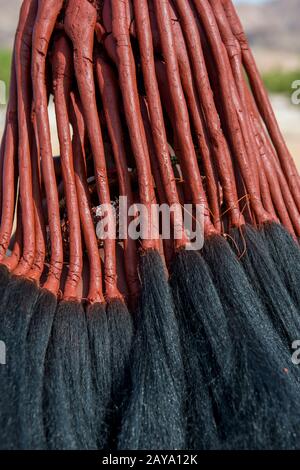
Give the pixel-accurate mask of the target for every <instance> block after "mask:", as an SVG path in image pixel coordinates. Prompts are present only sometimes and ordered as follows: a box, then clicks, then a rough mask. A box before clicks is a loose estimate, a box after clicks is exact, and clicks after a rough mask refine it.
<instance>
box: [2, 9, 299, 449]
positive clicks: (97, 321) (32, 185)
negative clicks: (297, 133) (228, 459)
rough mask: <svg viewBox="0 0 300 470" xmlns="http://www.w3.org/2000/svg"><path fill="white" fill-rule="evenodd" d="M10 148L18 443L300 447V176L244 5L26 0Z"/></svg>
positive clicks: (8, 280) (11, 445)
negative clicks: (299, 346) (296, 357)
mask: <svg viewBox="0 0 300 470" xmlns="http://www.w3.org/2000/svg"><path fill="white" fill-rule="evenodd" d="M51 96H53V97H54V103H55V117H56V124H57V136H58V140H59V147H60V155H59V156H58V157H54V155H53V151H52V145H51V141H52V139H51V138H52V136H51V132H50V123H49V115H48V105H49V101H50V98H51ZM0 156H1V185H0V213H1V227H0V262H1V265H0V295H1V298H0V317H1V318H0V340H1V341H4V343H5V345H6V365H5V366H0V375H1V378H0V382H1V393H0V427H1V435H0V448H1V449H53V450H54V449H85V450H87V449H114V450H124V449H130V450H135V449H143V450H145V449H158V450H165V449H192V450H201V449H202V450H205V449H259V450H261V449H296V448H299V446H300V431H299V425H298V423H299V420H300V405H299V404H298V401H299V400H298V394H299V392H300V371H299V370H298V369H297V367H296V366H294V365H293V364H292V361H291V355H292V343H293V341H294V340H296V339H298V338H299V336H298V335H299V334H300V315H299V314H300V291H299V285H300V251H299V245H298V239H299V237H300V179H299V176H298V173H297V170H296V167H295V164H294V162H293V160H292V157H291V155H290V153H289V151H288V149H287V146H286V144H285V142H284V140H283V137H282V135H281V133H280V130H279V127H278V124H277V122H276V119H275V116H274V113H273V111H272V108H271V105H270V102H269V98H268V96H267V93H266V91H265V89H264V86H263V84H262V80H261V78H260V76H259V72H258V69H257V67H256V64H255V61H254V58H253V55H252V53H251V50H250V48H249V45H248V42H247V39H246V36H245V34H244V32H243V29H242V25H241V23H240V21H239V18H238V16H237V13H236V11H235V9H234V6H233V4H232V0H23V4H22V7H21V11H20V16H19V24H18V28H17V32H16V36H15V44H14V51H13V61H12V70H11V84H10V91H9V104H8V108H7V116H6V122H5V129H4V134H3V139H2V143H1V155H0ZM124 198H126V202H127V206H128V207H129V208H130V210H126V211H125V216H124V211H123V212H122V210H121V209H122V207H121V205H122V203H121V201H122V200H123V199H124ZM158 205H161V206H164V207H169V208H170V209H171V210H170V220H169V222H170V228H171V230H170V236H169V237H163V236H161V233H160V232H161V230H160V229H161V225H162V220H161V218H160V217H159V213H158V212H157V211H156V210H153V207H155V208H156V207H157V206H158ZM199 207H200V208H201V211H200V212H201V217H200V219H199V217H198V212H199ZM187 212H189V214H188V215H189V216H190V219H191V220H192V226H193V227H194V228H195V226H196V229H197V228H198V229H199V224H200V226H201V234H202V243H201V244H200V246H198V244H195V243H194V239H193V235H194V234H193V230H191V227H189V228H188V227H186V223H185V216H186V213H187ZM143 214H144V216H145V214H146V217H142V215H143ZM133 227H134V228H135V233H137V234H138V235H137V236H136V237H134V236H131V233H132V230H131V229H132V228H133ZM121 228H122V230H121ZM196 233H197V230H196Z"/></svg>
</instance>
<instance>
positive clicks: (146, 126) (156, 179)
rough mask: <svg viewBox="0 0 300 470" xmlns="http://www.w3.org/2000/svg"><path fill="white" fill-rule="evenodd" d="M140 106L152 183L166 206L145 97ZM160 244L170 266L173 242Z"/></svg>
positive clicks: (169, 239) (160, 200) (141, 99)
mask: <svg viewBox="0 0 300 470" xmlns="http://www.w3.org/2000/svg"><path fill="white" fill-rule="evenodd" d="M140 105H141V112H142V118H143V124H144V129H145V133H146V139H147V145H148V149H149V155H150V160H151V169H152V174H153V178H154V182H155V186H156V192H157V195H158V201H159V204H168V201H167V198H166V194H165V187H164V185H163V183H162V178H161V174H160V168H159V163H158V158H157V153H156V150H155V146H154V142H153V134H152V129H151V125H150V115H149V106H148V104H147V102H146V98H145V97H143V98H142V97H140ZM162 242H163V252H164V257H165V260H166V264H167V266H170V265H171V262H172V259H173V255H174V241H173V240H172V238H167V239H164V240H162Z"/></svg>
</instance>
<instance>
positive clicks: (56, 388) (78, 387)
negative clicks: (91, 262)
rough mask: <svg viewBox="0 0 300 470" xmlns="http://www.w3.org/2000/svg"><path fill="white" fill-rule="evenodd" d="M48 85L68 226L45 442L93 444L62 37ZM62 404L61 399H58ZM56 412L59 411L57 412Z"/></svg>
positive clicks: (67, 59) (67, 53)
mask: <svg viewBox="0 0 300 470" xmlns="http://www.w3.org/2000/svg"><path fill="white" fill-rule="evenodd" d="M52 67H53V87H54V97H55V108H56V117H57V128H58V138H59V143H60V150H61V161H62V175H63V182H64V190H65V195H66V205H67V213H68V219H69V224H70V260H69V269H68V274H67V278H66V281H65V286H64V300H63V301H62V302H60V303H59V305H58V307H57V311H56V314H55V317H54V322H53V330H52V343H51V346H52V347H51V349H50V351H51V356H49V357H48V362H50V361H51V362H52V364H51V365H49V371H50V373H49V375H48V377H47V381H48V408H49V409H48V411H47V414H48V426H49V427H48V433H49V434H48V442H49V446H50V448H52V449H68V448H71V449H74V448H75V449H76V448H77V449H93V448H96V435H95V402H94V398H95V397H94V394H93V390H92V372H91V358H90V348H89V339H88V330H87V324H86V317H85V314H84V310H83V306H82V304H81V303H80V301H79V293H78V288H79V282H80V280H81V276H82V246H81V232H80V216H79V209H78V202H77V192H76V184H75V175H74V166H73V153H72V143H71V136H70V129H69V117H68V108H69V102H70V91H71V79H70V77H72V67H73V63H72V53H71V48H70V46H69V43H68V41H67V39H66V37H65V36H63V35H61V36H58V37H57V38H55V40H54V50H53V58H52ZM63 402H64V403H63ZM60 410H62V411H61V415H60V416H58V415H59V413H60Z"/></svg>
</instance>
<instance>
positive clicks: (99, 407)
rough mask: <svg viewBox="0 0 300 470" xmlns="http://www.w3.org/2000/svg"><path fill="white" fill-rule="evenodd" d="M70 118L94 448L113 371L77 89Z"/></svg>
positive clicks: (101, 441) (101, 442)
mask: <svg viewBox="0 0 300 470" xmlns="http://www.w3.org/2000/svg"><path fill="white" fill-rule="evenodd" d="M70 118H71V123H72V126H73V156H74V169H75V181H76V188H77V196H78V205H79V212H80V219H81V225H82V230H83V236H84V240H85V244H86V247H87V252H88V258H89V271H90V279H89V292H88V301H89V305H88V306H87V314H86V318H87V329H88V338H89V343H90V351H91V367H92V381H93V390H94V395H95V407H96V419H95V421H96V423H95V427H96V443H97V448H98V449H104V448H106V447H107V445H108V437H109V429H108V427H109V423H108V416H109V414H108V410H109V405H110V402H111V387H112V385H111V382H112V379H113V374H112V370H111V360H110V337H109V331H108V321H107V315H106V312H105V303H104V296H103V292H102V269H101V261H100V255H99V250H98V243H97V238H96V233H95V230H94V222H93V219H92V216H91V210H90V207H91V206H90V197H89V190H88V185H87V175H86V168H85V163H86V162H85V148H84V147H85V137H86V135H85V134H86V130H85V124H84V119H83V115H82V111H81V103H80V100H79V96H78V94H77V93H72V95H71V109H70Z"/></svg>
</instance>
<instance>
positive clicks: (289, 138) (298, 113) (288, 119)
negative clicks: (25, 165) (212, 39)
mask: <svg viewBox="0 0 300 470" xmlns="http://www.w3.org/2000/svg"><path fill="white" fill-rule="evenodd" d="M271 99H272V104H273V108H274V111H275V114H276V116H277V119H278V122H279V125H280V128H281V130H282V132H283V135H284V137H285V139H286V142H287V144H288V147H289V149H290V151H291V153H292V155H293V157H294V159H295V161H296V163H297V167H298V169H299V171H300V105H293V104H292V103H291V101H290V100H289V99H288V98H287V97H285V96H281V95H274V96H272V98H271ZM49 117H50V126H51V135H52V148H53V155H59V145H58V141H57V132H56V122H55V113H54V105H53V103H52V102H51V103H50V106H49ZM4 122H5V107H4V106H0V138H1V137H2V133H3V128H4Z"/></svg>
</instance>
